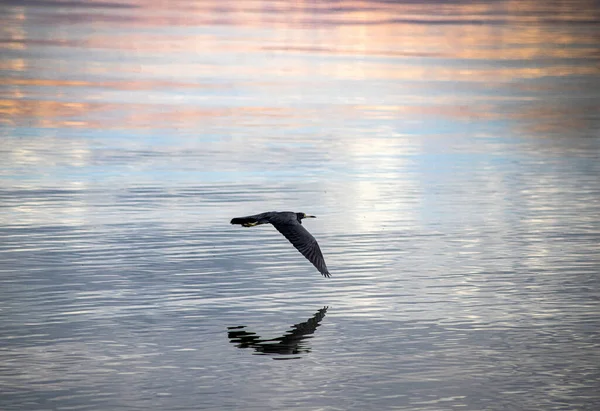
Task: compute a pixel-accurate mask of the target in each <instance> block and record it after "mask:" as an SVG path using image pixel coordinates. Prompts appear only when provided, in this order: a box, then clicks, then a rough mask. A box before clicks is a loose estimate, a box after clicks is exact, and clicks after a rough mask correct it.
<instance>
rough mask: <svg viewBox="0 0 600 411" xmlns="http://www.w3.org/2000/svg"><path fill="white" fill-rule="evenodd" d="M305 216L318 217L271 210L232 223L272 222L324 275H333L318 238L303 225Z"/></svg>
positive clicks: (249, 225)
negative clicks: (326, 263) (326, 262)
mask: <svg viewBox="0 0 600 411" xmlns="http://www.w3.org/2000/svg"><path fill="white" fill-rule="evenodd" d="M303 218H316V217H315V216H314V215H306V214H304V213H294V212H292V211H281V212H278V211H269V212H267V213H262V214H256V215H250V216H247V217H237V218H234V219H232V220H231V224H240V225H242V226H244V227H254V226H255V225H260V224H267V223H270V224H272V225H273V227H275V228H276V229H277V231H279V232H280V233H281V234H283V236H284V237H285V238H287V239H288V241H289V242H290V243H292V245H293V246H294V247H296V249H297V250H298V251H300V253H301V254H302V255H303V256H304V257H306V259H307V260H308V261H310V262H311V263H312V264H313V265H314V266H315V267H316V268H317V270H319V272H320V273H321V274H323V276H325V277H331V274H329V270H328V269H327V265H325V259H324V258H323V253H321V249H320V248H319V244H317V240H315V238H314V237H313V236H312V234H311V233H309V232H308V230H307V229H306V228H304V227H303V226H302V219H303Z"/></svg>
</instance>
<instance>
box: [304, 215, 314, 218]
mask: <svg viewBox="0 0 600 411" xmlns="http://www.w3.org/2000/svg"><path fill="white" fill-rule="evenodd" d="M304 218H317V216H316V215H306V216H304Z"/></svg>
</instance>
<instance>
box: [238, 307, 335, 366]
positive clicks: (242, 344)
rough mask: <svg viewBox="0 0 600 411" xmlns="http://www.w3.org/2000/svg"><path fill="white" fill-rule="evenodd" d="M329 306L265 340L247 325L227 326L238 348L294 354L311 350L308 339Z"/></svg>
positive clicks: (269, 352)
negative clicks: (277, 335)
mask: <svg viewBox="0 0 600 411" xmlns="http://www.w3.org/2000/svg"><path fill="white" fill-rule="evenodd" d="M328 308H329V307H323V308H321V309H320V310H319V311H317V312H316V313H315V315H313V316H312V317H311V318H309V319H308V320H306V321H304V322H301V323H298V324H294V325H293V326H292V328H291V329H290V330H289V331H287V332H286V333H285V334H284V335H282V336H281V337H277V338H273V339H270V340H263V339H262V338H261V337H260V336H259V335H257V334H256V333H253V332H249V331H246V330H245V328H246V326H244V325H242V326H237V327H227V337H229V342H231V343H232V344H237V345H236V347H238V348H254V350H255V351H256V352H255V354H259V355H278V354H279V355H286V356H287V355H294V354H305V353H309V352H310V348H308V347H307V346H306V340H307V339H308V338H311V335H310V334H313V333H314V332H315V330H316V329H317V327H318V326H319V325H320V322H321V320H323V318H324V317H325V313H326V312H327V309H328ZM296 358H301V357H296V356H294V357H285V358H276V357H274V358H273V359H274V360H292V359H296Z"/></svg>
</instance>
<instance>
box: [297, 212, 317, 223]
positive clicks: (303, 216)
mask: <svg viewBox="0 0 600 411" xmlns="http://www.w3.org/2000/svg"><path fill="white" fill-rule="evenodd" d="M296 216H297V217H298V221H299V222H302V219H303V218H317V217H316V216H314V215H308V214H306V213H296Z"/></svg>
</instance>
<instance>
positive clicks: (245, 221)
mask: <svg viewBox="0 0 600 411" xmlns="http://www.w3.org/2000/svg"><path fill="white" fill-rule="evenodd" d="M231 224H241V225H243V226H244V227H252V226H253V225H257V224H258V221H257V220H256V218H254V217H237V218H233V219H232V220H231Z"/></svg>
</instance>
